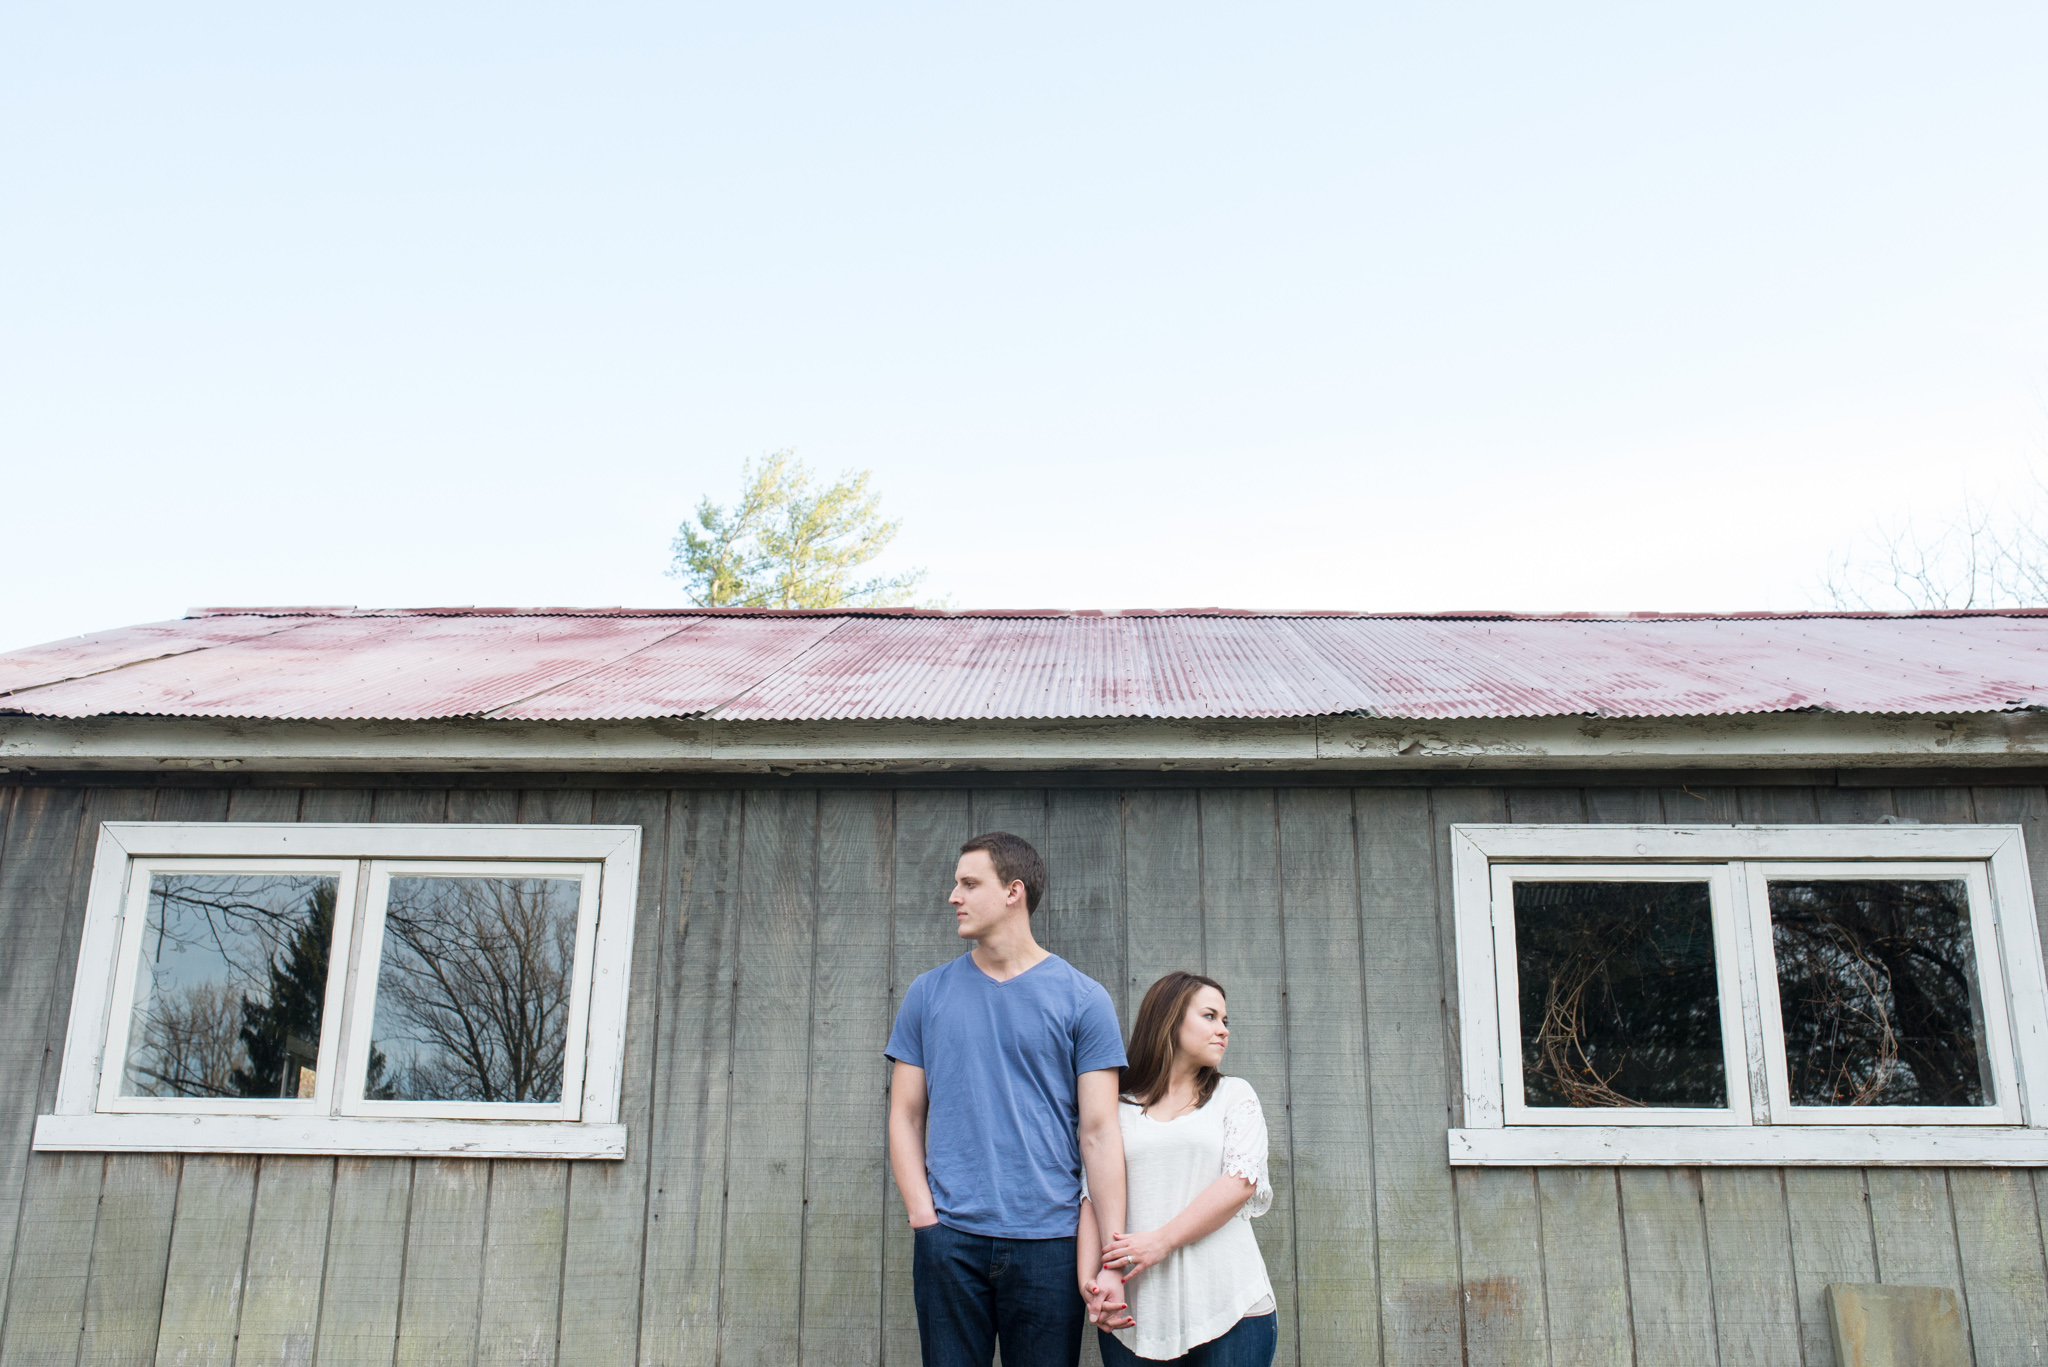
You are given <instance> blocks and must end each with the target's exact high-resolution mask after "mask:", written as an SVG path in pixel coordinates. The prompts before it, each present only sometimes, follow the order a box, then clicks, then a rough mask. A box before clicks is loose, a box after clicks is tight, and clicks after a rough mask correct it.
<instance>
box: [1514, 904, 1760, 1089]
mask: <svg viewBox="0 0 2048 1367" xmlns="http://www.w3.org/2000/svg"><path fill="white" fill-rule="evenodd" d="M1514 907H1515V954H1516V965H1515V966H1516V974H1517V978H1518V980H1519V986H1520V997H1521V1002H1520V1006H1521V1027H1522V1029H1521V1034H1522V1087H1523V1093H1524V1099H1525V1101H1526V1102H1527V1104H1528V1105H1530V1106H1635V1107H1641V1106H1711V1107H1725V1106H1727V1104H1728V1074H1727V1062H1726V1058H1725V1049H1724V1045H1723V1040H1722V1034H1721V993H1720V982H1719V979H1718V978H1717V976H1716V974H1715V967H1714V920H1713V903H1712V898H1711V896H1710V892H1709V885H1708V884H1707V883H1705V882H1697V883H1672V882H1654V883H1653V882H1627V881H1620V880H1613V881H1606V880H1603V881H1598V882H1593V881H1587V882H1553V881H1542V882H1516V883H1515V885H1514Z"/></svg>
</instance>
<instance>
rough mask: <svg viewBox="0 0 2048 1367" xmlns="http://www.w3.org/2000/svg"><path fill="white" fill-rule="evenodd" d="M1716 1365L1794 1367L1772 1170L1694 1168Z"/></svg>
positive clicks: (1788, 1277) (1784, 1232)
mask: <svg viewBox="0 0 2048 1367" xmlns="http://www.w3.org/2000/svg"><path fill="white" fill-rule="evenodd" d="M1700 1186H1701V1194H1702V1198H1703V1206H1704V1209H1705V1213H1706V1221H1707V1256H1708V1261H1709V1266H1710V1267H1711V1268H1712V1270H1713V1277H1714V1325H1715V1329H1716V1332H1717V1334H1718V1335H1719V1339H1720V1345H1721V1367H1738V1364H1757V1367H1800V1352H1799V1304H1798V1297H1797V1295H1796V1294H1795V1291H1794V1284H1793V1279H1792V1231H1791V1227H1790V1225H1789V1223H1788V1222H1787V1220H1786V1216H1785V1192H1784V1189H1783V1187H1782V1186H1781V1185H1780V1184H1779V1175H1778V1173H1777V1171H1776V1170H1775V1169H1771V1168H1707V1169H1703V1170H1702V1171H1701V1173H1700Z"/></svg>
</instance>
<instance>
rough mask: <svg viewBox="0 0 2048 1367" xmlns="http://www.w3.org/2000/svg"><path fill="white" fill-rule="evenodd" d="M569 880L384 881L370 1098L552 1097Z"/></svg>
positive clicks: (564, 1021) (566, 973)
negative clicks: (377, 1070)
mask: <svg viewBox="0 0 2048 1367" xmlns="http://www.w3.org/2000/svg"><path fill="white" fill-rule="evenodd" d="M582 891H583V885H582V882H581V880H579V879H574V878H476V877H407V878H393V879H392V880H391V898H390V902H389V904H388V908H387V910H386V913H385V919H384V949H383V961H382V965H381V967H380V968H379V970H378V973H377V1005H376V1010H375V1021H376V1024H375V1026H374V1031H375V1042H374V1044H373V1045H372V1048H373V1049H374V1050H377V1051H380V1052H381V1055H382V1057H383V1059H384V1060H388V1066H387V1067H386V1068H384V1069H383V1070H382V1076H381V1077H372V1078H371V1079H369V1080H368V1084H367V1085H366V1087H365V1089H364V1095H365V1096H367V1097H369V1098H370V1099H371V1100H373V1101H493V1102H520V1101H524V1102H549V1101H560V1100H561V1099H562V1064H563V1059H564V1055H565V1053H566V1051H567V1048H568V1042H569V1031H568V1020H569V989H570V970H571V969H572V967H573V966H574V962H575V957H576V912H577V905H578V903H579V901H580V900H581V896H582Z"/></svg>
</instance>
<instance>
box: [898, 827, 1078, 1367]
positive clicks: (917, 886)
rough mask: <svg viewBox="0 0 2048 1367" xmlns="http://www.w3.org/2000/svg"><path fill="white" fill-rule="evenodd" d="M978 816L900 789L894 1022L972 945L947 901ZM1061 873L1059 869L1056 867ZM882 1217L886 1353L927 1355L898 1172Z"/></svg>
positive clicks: (907, 1358) (1054, 893)
mask: <svg viewBox="0 0 2048 1367" xmlns="http://www.w3.org/2000/svg"><path fill="white" fill-rule="evenodd" d="M972 819H973V814H972V813H971V812H970V811H969V809H968V799H967V794H966V793H964V792H944V791H940V792H932V791H923V790H915V789H906V790H903V791H900V792H898V793H897V794H896V822H895V824H896V860H895V873H894V876H893V877H892V879H891V882H892V884H893V886H894V888H895V893H894V896H895V906H894V910H893V912H892V913H891V917H890V931H891V943H892V946H893V948H892V951H891V960H892V964H893V966H892V967H891V969H890V971H889V985H890V994H891V998H892V1001H891V1008H890V1009H891V1020H892V1023H893V1019H894V1010H895V1008H896V1007H897V1006H900V1005H901V1004H902V1001H903V993H904V991H905V990H906V989H908V988H909V986H910V984H911V983H912V982H913V981H915V980H916V978H917V975H918V974H920V973H924V972H927V971H929V970H931V969H934V968H937V967H938V966H939V965H940V964H943V963H946V962H948V961H949V960H952V959H955V958H958V957H959V956H960V954H961V953H962V952H964V951H965V950H966V949H967V947H968V946H967V944H966V942H965V941H963V940H961V938H960V936H959V933H958V928H957V926H956V925H955V922H954V920H953V914H952V908H951V907H949V906H947V905H946V894H947V893H948V892H949V891H950V890H951V888H952V886H953V865H954V862H955V861H956V860H957V859H958V857H959V853H958V852H959V849H960V842H962V841H963V840H966V839H967V838H968V837H969V836H972V835H975V834H978V833H979V832H978V831H977V830H976V829H975V828H974V827H973V826H972ZM1065 848H1071V847H1065ZM1048 862H1050V856H1048ZM1062 866H1063V865H1055V866H1054V867H1055V870H1057V869H1058V868H1059V867H1062ZM1053 876H1054V878H1055V879H1057V878H1058V876H1059V875H1058V873H1057V872H1056V871H1055V873H1054V875H1053ZM1066 888H1067V885H1066V884H1064V883H1061V882H1057V881H1055V882H1054V883H1053V884H1052V890H1051V891H1050V892H1049V894H1048V895H1049V897H1050V898H1052V899H1053V900H1054V901H1055V902H1056V901H1057V899H1058V898H1060V897H1062V896H1064V895H1065V893H1064V892H1063V891H1062V889H1066ZM882 1219H883V1224H882V1248H883V1261H882V1361H883V1362H885V1363H887V1364H890V1367H909V1364H913V1363H916V1362H917V1361H918V1360H919V1350H918V1343H917V1307H916V1302H915V1301H914V1300H913V1299H912V1287H911V1277H910V1254H911V1237H910V1225H909V1223H908V1222H907V1221H905V1219H904V1218H903V1197H902V1194H901V1193H900V1192H898V1191H897V1189H896V1183H895V1179H894V1177H893V1176H892V1177H890V1178H889V1179H888V1181H887V1183H886V1194H885V1196H884V1197H883V1203H882Z"/></svg>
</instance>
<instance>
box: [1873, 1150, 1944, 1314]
mask: <svg viewBox="0 0 2048 1367" xmlns="http://www.w3.org/2000/svg"><path fill="white" fill-rule="evenodd" d="M1864 1180H1865V1181H1866V1182H1867V1183H1868V1186H1869V1191H1870V1223H1871V1227H1872V1229H1873V1230H1874V1231H1875V1233H1876V1238H1877V1279H1878V1280H1879V1281H1881V1282H1886V1283H1888V1284H1890V1285H1893V1286H1945V1287H1947V1288H1948V1289H1949V1290H1951V1291H1953V1292H1955V1293H1956V1299H1957V1300H1958V1301H1960V1302H1961V1303H1962V1305H1963V1308H1964V1311H1965V1314H1966V1315H1967V1312H1968V1310H1969V1301H1968V1299H1967V1298H1966V1297H1965V1296H1964V1294H1963V1290H1964V1288H1963V1271H1962V1267H1961V1266H1960V1264H1959V1262H1958V1260H1957V1252H1956V1218H1955V1211H1954V1209H1953V1208H1952V1207H1951V1206H1950V1204H1949V1199H1948V1174H1947V1173H1945V1172H1943V1171H1942V1170H1941V1169H1940V1168H1871V1169H1869V1170H1868V1172H1866V1173H1865V1175H1864Z"/></svg>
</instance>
